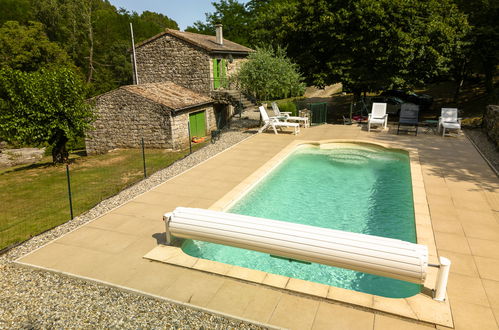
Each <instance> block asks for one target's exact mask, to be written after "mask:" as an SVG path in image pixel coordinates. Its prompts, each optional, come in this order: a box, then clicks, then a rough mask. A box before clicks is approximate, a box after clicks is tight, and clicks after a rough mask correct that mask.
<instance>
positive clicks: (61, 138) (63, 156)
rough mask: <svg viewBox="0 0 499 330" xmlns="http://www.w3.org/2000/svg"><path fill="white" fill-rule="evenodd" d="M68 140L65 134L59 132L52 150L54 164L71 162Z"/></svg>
mask: <svg viewBox="0 0 499 330" xmlns="http://www.w3.org/2000/svg"><path fill="white" fill-rule="evenodd" d="M67 142H68V138H67V137H66V135H65V134H64V133H63V132H58V133H57V135H56V137H55V143H54V147H53V148H52V162H53V163H54V164H61V163H66V162H67V161H68V160H69V152H68V151H67V149H66V143H67Z"/></svg>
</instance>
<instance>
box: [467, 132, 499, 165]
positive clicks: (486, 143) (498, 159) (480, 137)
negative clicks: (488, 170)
mask: <svg viewBox="0 0 499 330" xmlns="http://www.w3.org/2000/svg"><path fill="white" fill-rule="evenodd" d="M464 133H465V134H466V136H467V137H468V138H469V139H470V140H471V141H473V143H475V145H476V146H477V147H478V149H480V151H481V152H482V154H483V155H484V156H485V158H487V160H488V161H489V162H490V164H491V165H492V166H493V167H494V168H495V169H496V173H499V152H498V150H497V147H496V146H495V144H494V143H493V142H492V141H490V139H489V138H488V137H487V134H485V133H484V132H483V131H482V130H481V129H466V130H464Z"/></svg>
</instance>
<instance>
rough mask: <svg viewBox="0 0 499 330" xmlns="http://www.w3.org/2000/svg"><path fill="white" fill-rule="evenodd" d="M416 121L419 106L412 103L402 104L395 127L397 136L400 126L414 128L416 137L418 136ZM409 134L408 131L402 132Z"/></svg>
mask: <svg viewBox="0 0 499 330" xmlns="http://www.w3.org/2000/svg"><path fill="white" fill-rule="evenodd" d="M418 119H419V105H417V104H412V103H402V106H401V107H400V118H399V124H398V126H397V135H398V134H399V131H400V130H401V129H400V126H414V127H415V133H416V136H417V135H418ZM403 131H406V132H409V129H406V130H403Z"/></svg>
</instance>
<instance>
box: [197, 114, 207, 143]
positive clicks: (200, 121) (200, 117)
mask: <svg viewBox="0 0 499 330" xmlns="http://www.w3.org/2000/svg"><path fill="white" fill-rule="evenodd" d="M196 127H197V129H198V136H200V137H201V136H206V126H205V112H204V111H201V112H198V113H197V125H196Z"/></svg>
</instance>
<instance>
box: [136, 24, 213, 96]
mask: <svg viewBox="0 0 499 330" xmlns="http://www.w3.org/2000/svg"><path fill="white" fill-rule="evenodd" d="M136 56H137V74H138V76H139V82H140V83H141V84H145V83H152V82H165V81H172V82H174V83H176V84H178V85H180V86H183V87H186V88H189V89H191V90H193V91H195V92H199V93H204V94H207V93H209V91H210V67H211V65H210V64H211V63H210V57H209V55H208V54H207V52H205V51H203V50H202V49H200V48H198V47H195V46H193V45H191V44H189V43H187V42H185V41H183V40H180V39H177V38H175V37H172V36H170V35H168V34H165V35H163V36H161V37H159V38H158V39H155V40H153V41H151V42H148V43H146V44H144V45H142V46H141V47H139V48H137V50H136Z"/></svg>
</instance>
